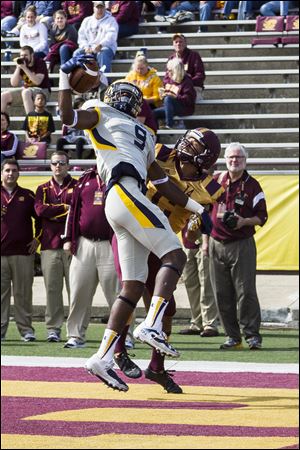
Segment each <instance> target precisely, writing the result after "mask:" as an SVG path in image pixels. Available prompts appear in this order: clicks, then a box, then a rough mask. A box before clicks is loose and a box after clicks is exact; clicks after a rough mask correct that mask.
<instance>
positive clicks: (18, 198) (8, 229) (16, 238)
mask: <svg viewBox="0 0 300 450" xmlns="http://www.w3.org/2000/svg"><path fill="white" fill-rule="evenodd" d="M32 219H34V226H35V237H37V238H39V235H40V233H41V221H40V219H38V218H37V216H36V213H35V210H34V193H33V192H32V191H30V190H29V189H25V188H22V187H20V186H19V185H17V186H16V188H15V189H14V191H13V192H12V194H11V195H10V194H9V193H8V192H7V191H6V189H5V188H4V187H3V186H1V256H11V255H26V256H28V255H29V253H28V246H27V245H28V244H29V243H30V242H31V241H32V240H33V237H34V236H33V226H32V225H33V224H32Z"/></svg>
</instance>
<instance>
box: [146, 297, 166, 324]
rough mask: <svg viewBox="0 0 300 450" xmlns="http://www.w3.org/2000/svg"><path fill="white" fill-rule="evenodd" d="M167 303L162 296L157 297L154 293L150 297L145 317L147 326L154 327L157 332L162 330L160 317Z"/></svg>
mask: <svg viewBox="0 0 300 450" xmlns="http://www.w3.org/2000/svg"><path fill="white" fill-rule="evenodd" d="M167 305H168V301H167V300H165V299H164V298H163V297H157V296H155V295H154V296H153V297H152V299H151V304H150V308H149V311H148V314H147V317H146V319H145V324H146V326H147V327H150V328H155V329H156V330H158V331H159V332H160V331H161V330H162V318H163V315H164V312H165V309H166V307H167Z"/></svg>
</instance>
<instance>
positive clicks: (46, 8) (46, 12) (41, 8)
mask: <svg viewBox="0 0 300 450" xmlns="http://www.w3.org/2000/svg"><path fill="white" fill-rule="evenodd" d="M29 6H35V8H36V13H37V22H40V23H43V24H44V25H45V26H46V27H47V28H50V26H51V24H52V22H53V14H54V13H55V11H57V10H58V9H60V8H61V2H60V1H50V2H48V1H46V2H44V1H28V2H26V9H27V8H28V7H29Z"/></svg>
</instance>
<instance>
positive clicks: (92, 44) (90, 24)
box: [74, 1, 119, 72]
mask: <svg viewBox="0 0 300 450" xmlns="http://www.w3.org/2000/svg"><path fill="white" fill-rule="evenodd" d="M93 4H94V14H93V15H92V16H89V17H86V18H85V19H84V20H83V21H82V24H81V26H80V28H79V31H78V46H79V48H78V49H77V50H76V51H75V53H74V56H79V55H83V54H86V53H94V54H95V55H96V57H97V61H98V64H99V67H103V66H105V70H104V72H111V62H112V60H113V58H114V56H115V53H116V51H117V39H118V30H119V25H118V23H117V21H116V19H115V18H114V17H112V15H111V13H110V12H109V11H106V9H105V2H102V1H100V2H93Z"/></svg>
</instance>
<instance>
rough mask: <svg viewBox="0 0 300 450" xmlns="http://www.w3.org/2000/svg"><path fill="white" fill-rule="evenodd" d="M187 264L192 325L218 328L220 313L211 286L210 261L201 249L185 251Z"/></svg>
mask: <svg viewBox="0 0 300 450" xmlns="http://www.w3.org/2000/svg"><path fill="white" fill-rule="evenodd" d="M184 251H185V253H186V255H187V262H186V265H185V267H184V270H183V274H182V277H183V281H184V283H185V287H186V291H187V294H188V299H189V302H190V306H191V316H192V317H191V325H195V326H196V327H197V328H201V327H202V326H203V327H204V328H205V327H207V326H210V327H213V328H216V329H217V328H218V311H217V306H216V302H215V298H214V294H213V290H212V286H211V281H210V274H209V259H208V258H207V256H204V255H203V253H202V250H201V247H200V248H199V249H187V248H185V249H184Z"/></svg>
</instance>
